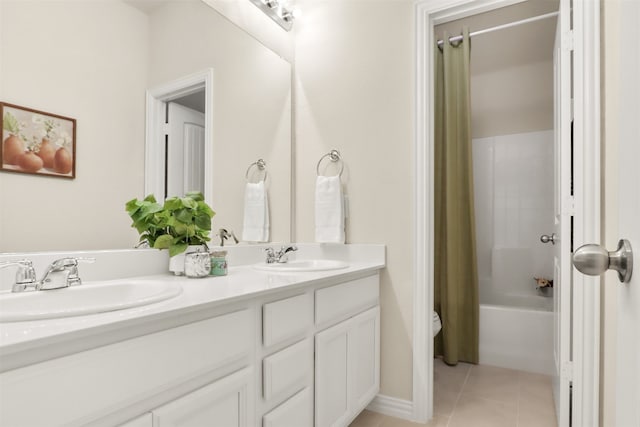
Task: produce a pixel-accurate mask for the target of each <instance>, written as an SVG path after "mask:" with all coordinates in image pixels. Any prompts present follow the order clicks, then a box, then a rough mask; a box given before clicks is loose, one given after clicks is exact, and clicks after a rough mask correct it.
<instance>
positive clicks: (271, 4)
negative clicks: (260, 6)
mask: <svg viewBox="0 0 640 427" xmlns="http://www.w3.org/2000/svg"><path fill="white" fill-rule="evenodd" d="M264 4H265V5H267V7H268V8H269V9H274V8H275V7H277V6H278V0H264Z"/></svg>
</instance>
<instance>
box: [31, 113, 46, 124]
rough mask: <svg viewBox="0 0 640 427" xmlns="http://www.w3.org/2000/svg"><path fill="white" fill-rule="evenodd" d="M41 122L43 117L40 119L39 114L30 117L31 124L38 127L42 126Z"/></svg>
mask: <svg viewBox="0 0 640 427" xmlns="http://www.w3.org/2000/svg"><path fill="white" fill-rule="evenodd" d="M42 122H44V117H42V116H41V115H40V114H34V115H33V116H31V123H33V124H36V125H39V124H42Z"/></svg>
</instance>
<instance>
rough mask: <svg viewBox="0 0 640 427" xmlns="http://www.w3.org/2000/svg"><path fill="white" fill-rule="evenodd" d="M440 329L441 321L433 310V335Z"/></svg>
mask: <svg viewBox="0 0 640 427" xmlns="http://www.w3.org/2000/svg"><path fill="white" fill-rule="evenodd" d="M441 329H442V321H441V320H440V316H438V313H436V312H435V311H434V312H433V336H434V337H435V336H436V335H438V332H440V330H441Z"/></svg>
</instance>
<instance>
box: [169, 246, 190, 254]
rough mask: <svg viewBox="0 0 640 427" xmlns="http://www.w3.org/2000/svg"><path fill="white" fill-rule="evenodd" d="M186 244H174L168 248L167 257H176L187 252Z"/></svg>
mask: <svg viewBox="0 0 640 427" xmlns="http://www.w3.org/2000/svg"><path fill="white" fill-rule="evenodd" d="M187 246H188V245H187V244H186V243H175V244H173V245H171V247H170V248H169V256H176V255H178V254H181V253H182V252H184V251H186V250H187Z"/></svg>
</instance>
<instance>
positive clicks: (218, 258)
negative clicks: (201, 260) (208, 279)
mask: <svg viewBox="0 0 640 427" xmlns="http://www.w3.org/2000/svg"><path fill="white" fill-rule="evenodd" d="M210 255H211V271H210V273H209V274H210V275H211V276H226V275H227V251H211V254H210Z"/></svg>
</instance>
